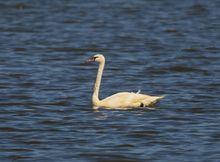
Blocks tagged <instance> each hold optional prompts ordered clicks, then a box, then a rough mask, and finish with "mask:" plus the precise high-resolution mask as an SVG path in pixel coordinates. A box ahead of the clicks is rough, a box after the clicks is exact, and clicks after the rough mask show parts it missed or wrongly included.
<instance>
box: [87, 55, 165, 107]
mask: <svg viewBox="0 0 220 162" xmlns="http://www.w3.org/2000/svg"><path fill="white" fill-rule="evenodd" d="M92 61H97V62H99V69H98V73H97V77H96V82H95V86H94V92H93V96H92V104H93V108H99V107H103V108H109V109H115V108H117V109H126V108H136V107H147V106H151V105H152V104H154V103H156V102H157V101H159V100H160V99H162V98H163V96H149V95H145V94H140V93H139V92H137V93H132V92H120V93H116V94H114V95H112V96H109V97H107V98H105V99H103V100H99V89H100V84H101V79H102V73H103V70H104V66H105V57H104V56H103V55H101V54H97V55H95V56H93V57H92V58H90V59H89V60H87V62H92Z"/></svg>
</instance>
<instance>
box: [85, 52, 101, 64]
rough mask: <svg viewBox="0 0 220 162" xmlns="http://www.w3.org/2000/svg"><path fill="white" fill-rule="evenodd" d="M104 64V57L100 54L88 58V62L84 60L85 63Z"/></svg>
mask: <svg viewBox="0 0 220 162" xmlns="http://www.w3.org/2000/svg"><path fill="white" fill-rule="evenodd" d="M95 61H96V62H104V61H105V57H104V56H103V55H101V54H96V55H94V56H92V57H91V58H89V59H88V60H86V62H87V63H88V62H95Z"/></svg>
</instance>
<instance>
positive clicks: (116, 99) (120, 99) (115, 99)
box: [101, 92, 152, 107]
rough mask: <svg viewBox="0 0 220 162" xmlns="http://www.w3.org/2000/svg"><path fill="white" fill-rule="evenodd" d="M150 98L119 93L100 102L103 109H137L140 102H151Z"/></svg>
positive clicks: (135, 94) (142, 95)
mask: <svg viewBox="0 0 220 162" xmlns="http://www.w3.org/2000/svg"><path fill="white" fill-rule="evenodd" d="M151 98H152V96H148V95H144V94H137V93H129V92H120V93H116V94H114V95H112V96H109V97H107V98H105V99H103V100H101V103H102V106H104V107H139V106H140V104H141V101H143V100H151Z"/></svg>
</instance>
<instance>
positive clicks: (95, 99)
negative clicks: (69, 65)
mask: <svg viewBox="0 0 220 162" xmlns="http://www.w3.org/2000/svg"><path fill="white" fill-rule="evenodd" d="M104 66H105V60H102V61H101V62H100V64H99V69H98V73H97V76H96V81H95V86H94V92H93V95H92V102H93V104H95V105H96V104H98V103H99V102H100V100H99V89H100V84H101V80H102V73H103V70H104Z"/></svg>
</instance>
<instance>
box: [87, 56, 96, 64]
mask: <svg viewBox="0 0 220 162" xmlns="http://www.w3.org/2000/svg"><path fill="white" fill-rule="evenodd" d="M94 61H95V57H91V58H89V59H88V60H86V63H90V62H94Z"/></svg>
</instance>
